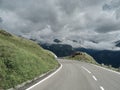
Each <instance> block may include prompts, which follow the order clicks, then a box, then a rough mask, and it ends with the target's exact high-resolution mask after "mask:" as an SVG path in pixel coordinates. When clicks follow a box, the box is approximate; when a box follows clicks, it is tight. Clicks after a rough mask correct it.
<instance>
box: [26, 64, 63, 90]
mask: <svg viewBox="0 0 120 90" xmlns="http://www.w3.org/2000/svg"><path fill="white" fill-rule="evenodd" d="M62 67H63V65H62V64H60V67H59V68H58V69H57V70H56V71H55V72H53V73H52V74H50V75H49V76H48V77H46V78H44V79H43V80H41V81H39V82H38V83H36V84H34V85H33V86H31V87H29V88H27V89H26V90H30V89H32V88H34V87H35V86H37V85H38V84H40V83H42V82H44V81H46V80H47V79H49V78H50V77H52V76H53V75H55V74H56V73H57V72H58V71H60V70H61V69H62Z"/></svg>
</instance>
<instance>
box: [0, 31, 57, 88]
mask: <svg viewBox="0 0 120 90" xmlns="http://www.w3.org/2000/svg"><path fill="white" fill-rule="evenodd" d="M57 66H58V62H57V61H56V60H55V59H54V56H53V55H52V54H51V53H50V52H48V51H46V50H44V49H42V48H41V47H40V46H39V45H37V44H36V43H34V42H33V41H30V40H27V39H24V38H20V37H17V36H15V35H12V34H10V33H7V32H5V31H4V30H0V89H7V88H11V87H14V86H16V85H18V84H21V83H23V82H24V81H27V80H31V79H33V78H34V77H36V76H39V75H41V74H43V73H45V72H47V71H49V70H51V69H53V68H55V67H57Z"/></svg>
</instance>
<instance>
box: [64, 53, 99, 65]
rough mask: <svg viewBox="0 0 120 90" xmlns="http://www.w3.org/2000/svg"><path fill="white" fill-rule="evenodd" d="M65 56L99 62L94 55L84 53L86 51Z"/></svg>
mask: <svg viewBox="0 0 120 90" xmlns="http://www.w3.org/2000/svg"><path fill="white" fill-rule="evenodd" d="M65 58H66V59H71V60H78V61H84V62H88V63H93V64H97V62H96V61H95V60H94V58H93V57H91V56H90V55H88V54H87V53H84V52H76V53H74V54H73V55H71V56H67V57H65Z"/></svg>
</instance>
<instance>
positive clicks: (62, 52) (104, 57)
mask: <svg viewBox="0 0 120 90" xmlns="http://www.w3.org/2000/svg"><path fill="white" fill-rule="evenodd" d="M39 45H41V46H42V47H43V48H44V49H48V50H50V51H52V52H54V53H55V54H56V55H57V56H58V57H64V56H70V55H72V54H73V53H74V52H76V51H82V52H86V53H88V54H89V55H91V56H92V57H93V58H94V59H95V60H96V61H97V62H98V63H100V64H102V63H103V64H105V65H112V66H113V67H116V68H118V67H120V60H119V59H120V51H112V50H97V49H90V48H84V47H79V48H74V47H72V46H71V45H68V44H57V43H56V44H48V43H44V44H40V43H39Z"/></svg>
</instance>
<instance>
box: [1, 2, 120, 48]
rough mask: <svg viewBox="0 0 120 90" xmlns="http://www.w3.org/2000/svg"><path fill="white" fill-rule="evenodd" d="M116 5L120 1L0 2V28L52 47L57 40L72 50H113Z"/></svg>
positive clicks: (118, 33) (119, 24)
mask: <svg viewBox="0 0 120 90" xmlns="http://www.w3.org/2000/svg"><path fill="white" fill-rule="evenodd" d="M119 3H120V0H116V1H114V0H112V1H109V0H11V1H9V0H0V17H1V19H0V20H2V22H0V27H1V28H3V29H6V30H7V31H9V32H12V33H16V34H21V35H23V36H25V37H28V38H35V39H38V40H39V41H42V42H50V43H53V40H54V39H55V38H57V39H60V40H62V41H63V43H66V44H71V45H73V46H74V47H79V46H85V47H91V48H97V49H115V48H117V47H115V45H114V44H113V42H115V41H117V40H119V38H120V20H119V16H120V13H119V11H120V6H119ZM72 40H77V41H78V42H79V43H75V42H72ZM95 42H96V43H95Z"/></svg>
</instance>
